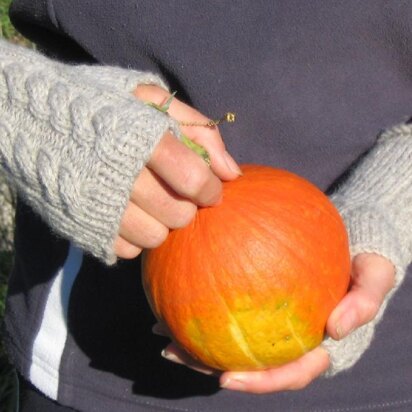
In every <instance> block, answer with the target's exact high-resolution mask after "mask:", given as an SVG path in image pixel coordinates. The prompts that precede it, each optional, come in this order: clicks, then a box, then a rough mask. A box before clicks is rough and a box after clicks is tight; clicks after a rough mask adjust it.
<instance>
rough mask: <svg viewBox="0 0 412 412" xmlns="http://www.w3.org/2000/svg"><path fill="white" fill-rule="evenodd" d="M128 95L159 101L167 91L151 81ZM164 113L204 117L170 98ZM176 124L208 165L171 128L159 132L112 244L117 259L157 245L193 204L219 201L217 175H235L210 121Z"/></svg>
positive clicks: (185, 217)
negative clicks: (205, 153) (203, 151)
mask: <svg viewBox="0 0 412 412" xmlns="http://www.w3.org/2000/svg"><path fill="white" fill-rule="evenodd" d="M134 94H135V96H136V97H137V98H138V99H140V100H143V101H145V102H152V103H155V104H157V105H159V106H161V105H162V104H164V103H165V102H166V101H167V99H168V98H169V97H170V93H169V92H167V91H166V90H164V89H162V88H160V87H158V86H152V85H144V86H139V87H137V88H136V90H135V92H134ZM168 113H169V115H170V116H171V117H173V118H175V119H176V120H180V121H185V122H203V123H206V122H207V121H208V120H209V119H208V118H207V117H206V116H204V115H203V114H201V113H199V112H198V111H197V110H195V109H193V108H192V107H190V106H188V105H186V104H185V103H183V102H181V101H179V100H178V99H175V98H174V99H173V101H172V103H171V105H170V107H169V110H168ZM181 129H182V133H184V134H185V135H186V136H187V137H189V138H190V139H191V140H193V141H195V142H196V143H197V144H200V145H201V146H203V147H204V148H205V149H206V150H207V151H208V153H209V156H210V160H211V165H210V167H209V166H208V165H207V164H206V162H205V161H204V160H203V159H202V158H201V157H200V156H199V155H198V154H196V153H194V152H193V151H192V150H191V149H189V148H187V147H186V146H185V145H184V144H183V143H182V142H180V141H179V140H178V139H177V138H176V137H175V136H173V135H172V134H171V133H169V132H168V133H166V134H165V135H164V136H163V138H162V139H161V140H160V142H159V143H158V145H157V146H156V148H155V150H154V151H153V153H152V156H151V158H150V160H149V162H148V163H147V165H146V167H144V168H143V169H142V171H141V173H140V174H139V175H138V177H137V178H136V180H135V182H134V186H133V189H132V192H131V196H130V199H129V202H128V205H127V207H126V210H125V212H124V214H123V217H122V220H121V224H120V230H119V234H118V236H117V238H116V240H115V243H114V247H115V253H116V255H117V256H118V257H120V258H124V259H132V258H135V257H136V256H138V255H139V254H140V252H141V251H142V249H146V248H149V249H150V248H155V247H157V246H159V245H160V244H161V243H162V242H163V241H164V240H165V239H166V237H167V235H168V233H169V229H175V228H180V227H183V226H186V225H187V224H189V223H190V221H191V220H192V219H193V217H194V215H195V214H196V211H197V208H198V207H199V206H213V205H216V204H218V203H219V201H220V199H221V193H222V180H223V181H225V180H233V179H235V178H236V177H238V176H239V175H240V174H241V171H240V169H239V166H238V165H237V164H236V162H235V161H234V160H233V158H232V157H231V156H230V155H229V154H228V153H227V152H226V149H225V145H224V143H223V140H222V138H221V136H220V133H219V130H218V128H217V127H216V126H213V127H211V126H205V127H203V126H200V127H199V126H182V127H181Z"/></svg>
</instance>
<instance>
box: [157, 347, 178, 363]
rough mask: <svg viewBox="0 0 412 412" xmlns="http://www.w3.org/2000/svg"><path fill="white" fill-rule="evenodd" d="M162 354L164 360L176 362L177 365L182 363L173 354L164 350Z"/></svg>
mask: <svg viewBox="0 0 412 412" xmlns="http://www.w3.org/2000/svg"><path fill="white" fill-rule="evenodd" d="M160 354H161V355H162V357H163V358H165V359H167V360H168V361H171V362H175V363H182V362H181V360H180V359H179V358H178V357H177V356H176V355H175V354H174V353H172V352H169V351H167V350H166V349H163V350H162V351H161V352H160Z"/></svg>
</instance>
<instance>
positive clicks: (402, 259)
mask: <svg viewBox="0 0 412 412" xmlns="http://www.w3.org/2000/svg"><path fill="white" fill-rule="evenodd" d="M332 201H333V202H334V203H335V205H336V206H337V208H338V209H339V211H340V213H341V215H342V217H343V219H344V221H345V224H346V227H347V229H348V234H349V240H350V247H351V254H352V256H355V255H357V254H359V253H363V252H370V253H377V254H379V255H381V256H384V257H386V258H387V259H389V260H390V261H391V262H392V263H393V265H394V266H395V268H396V274H395V287H394V288H393V289H392V290H391V292H390V293H389V294H388V295H387V296H386V298H385V301H384V302H383V305H382V306H381V308H380V311H379V313H378V315H377V316H376V317H375V319H373V320H372V321H371V322H369V323H367V324H366V325H364V326H362V327H360V328H359V329H357V330H355V331H354V332H353V333H352V334H350V335H349V336H348V337H346V338H345V339H343V340H341V341H334V340H333V339H331V338H328V339H326V340H325V341H324V343H323V346H324V347H325V348H326V349H327V350H328V351H329V354H330V358H331V367H330V369H329V371H328V373H327V374H328V375H334V374H336V373H338V372H340V371H342V370H344V369H347V368H350V367H351V366H353V365H354V364H355V363H356V362H357V361H358V360H359V359H360V357H361V356H362V354H363V353H364V352H365V351H366V349H367V348H368V347H369V345H370V343H371V341H372V339H373V335H374V330H375V327H376V325H377V324H378V323H379V321H380V320H381V318H382V316H383V314H384V311H385V309H386V307H387V304H388V302H389V301H390V299H391V297H392V296H393V294H394V293H395V292H396V290H397V289H398V288H399V287H400V286H401V284H402V281H403V279H404V276H405V272H406V269H407V266H408V265H409V263H410V262H411V261H412V125H410V124H407V125H405V124H402V125H398V126H396V127H394V128H392V129H390V130H388V131H386V132H384V133H383V134H382V135H381V136H380V137H379V138H378V141H377V143H376V145H375V146H374V148H373V149H372V150H371V151H370V152H369V153H368V154H367V155H366V156H365V157H364V158H363V160H362V161H361V162H360V164H359V165H358V166H357V167H356V168H355V169H354V170H353V171H352V173H351V174H350V175H349V178H348V180H347V181H346V182H345V183H344V184H343V185H342V186H341V187H340V188H339V189H338V190H337V191H336V192H335V193H334V194H333V195H332Z"/></svg>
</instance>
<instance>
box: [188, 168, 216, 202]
mask: <svg viewBox="0 0 412 412" xmlns="http://www.w3.org/2000/svg"><path fill="white" fill-rule="evenodd" d="M209 178H210V176H209V171H208V170H203V169H195V170H188V171H186V173H185V175H184V177H183V185H184V189H185V190H186V192H187V194H188V195H189V196H190V197H191V198H197V197H199V196H200V195H201V194H202V192H203V191H204V189H205V188H206V187H207V186H208V183H209Z"/></svg>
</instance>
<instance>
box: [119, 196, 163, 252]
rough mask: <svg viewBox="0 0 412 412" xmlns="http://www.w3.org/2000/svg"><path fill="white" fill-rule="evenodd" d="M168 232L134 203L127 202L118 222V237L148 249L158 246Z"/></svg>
mask: <svg viewBox="0 0 412 412" xmlns="http://www.w3.org/2000/svg"><path fill="white" fill-rule="evenodd" d="M168 233H169V230H168V229H167V227H166V226H164V225H163V224H161V223H160V222H158V221H157V220H156V219H155V218H153V217H152V216H150V215H148V214H147V213H146V212H144V211H143V210H142V209H140V208H139V207H138V206H136V205H135V204H134V203H132V202H129V203H128V206H127V208H126V210H125V212H124V214H123V217H122V220H121V222H120V231H119V235H120V237H122V238H123V239H124V240H126V241H127V242H129V243H131V244H132V245H134V246H137V247H138V248H143V249H145V248H149V249H150V248H155V247H157V246H160V245H161V244H162V243H163V242H164V241H165V239H166V237H167V235H168Z"/></svg>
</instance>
